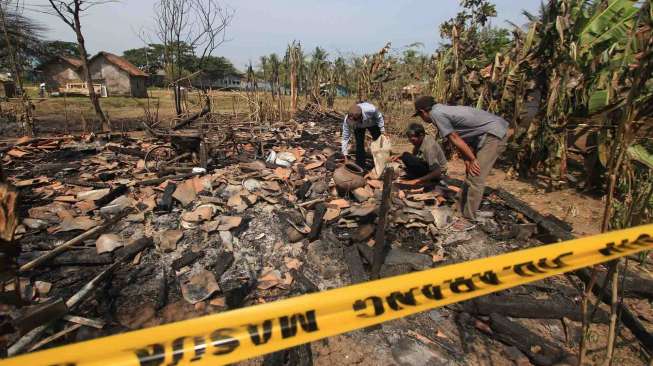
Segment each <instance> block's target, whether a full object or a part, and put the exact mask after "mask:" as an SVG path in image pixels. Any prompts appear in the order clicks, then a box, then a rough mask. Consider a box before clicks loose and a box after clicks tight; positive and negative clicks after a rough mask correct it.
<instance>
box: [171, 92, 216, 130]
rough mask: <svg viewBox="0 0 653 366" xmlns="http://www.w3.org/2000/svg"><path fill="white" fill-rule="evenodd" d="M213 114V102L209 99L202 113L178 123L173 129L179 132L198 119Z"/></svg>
mask: <svg viewBox="0 0 653 366" xmlns="http://www.w3.org/2000/svg"><path fill="white" fill-rule="evenodd" d="M209 112H211V101H210V100H209V99H208V98H207V99H206V104H205V105H204V108H202V110H201V111H199V112H197V113H195V114H192V115H190V116H188V117H186V118H184V119H182V120H181V121H179V122H177V124H176V125H175V126H174V127H173V128H172V129H173V130H178V129H180V128H182V127H184V126H186V125H189V124H190V123H191V122H193V121H195V120H196V119H198V118H200V117H204V116H205V115H207V114H209Z"/></svg>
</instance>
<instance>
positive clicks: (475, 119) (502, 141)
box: [414, 96, 508, 221]
mask: <svg viewBox="0 0 653 366" xmlns="http://www.w3.org/2000/svg"><path fill="white" fill-rule="evenodd" d="M414 116H420V117H422V120H424V122H427V123H433V124H435V125H436V126H437V128H438V130H439V131H440V135H442V137H446V138H447V139H449V141H450V142H451V143H452V144H453V145H454V146H455V147H456V149H457V150H458V152H459V153H460V155H461V157H462V158H463V159H464V161H465V171H466V173H467V176H466V179H465V187H464V188H463V192H462V197H461V201H460V207H461V211H462V215H463V216H464V217H465V218H467V219H468V220H472V221H473V220H476V214H477V211H478V208H479V207H480V206H481V200H482V199H483V190H484V188H485V179H486V178H487V176H488V174H489V173H490V170H491V169H492V166H494V163H495V162H496V160H497V158H498V157H499V155H500V154H501V153H503V152H504V151H505V149H506V141H507V139H508V122H507V121H506V120H505V119H503V118H501V117H499V116H496V115H494V114H492V113H489V112H486V111H483V110H480V109H476V108H472V107H464V106H448V105H443V104H436V103H435V100H434V99H433V97H430V96H422V97H419V98H417V100H415V114H414Z"/></svg>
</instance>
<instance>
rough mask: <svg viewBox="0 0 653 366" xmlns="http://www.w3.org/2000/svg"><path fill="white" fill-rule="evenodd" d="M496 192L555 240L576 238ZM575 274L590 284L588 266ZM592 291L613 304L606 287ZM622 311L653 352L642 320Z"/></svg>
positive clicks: (507, 195)
mask: <svg viewBox="0 0 653 366" xmlns="http://www.w3.org/2000/svg"><path fill="white" fill-rule="evenodd" d="M496 193H497V195H498V196H499V197H500V198H502V199H503V200H504V202H506V204H507V205H508V206H509V207H511V208H513V209H515V210H517V211H519V212H521V213H523V214H524V215H525V216H526V217H528V218H529V219H531V220H533V221H535V223H537V225H538V226H539V227H540V228H542V229H544V230H546V231H547V232H548V233H549V234H550V235H551V237H552V238H553V239H554V241H561V240H572V239H575V238H576V237H575V236H574V235H573V234H572V233H570V232H569V231H567V230H564V229H562V228H561V227H560V226H558V225H557V224H556V223H555V222H554V221H552V220H550V219H548V218H547V217H546V216H544V215H542V214H540V213H539V212H537V211H536V210H535V209H533V208H532V207H530V206H529V205H528V204H527V203H525V202H524V201H522V200H520V199H518V198H516V197H515V196H513V195H512V194H510V193H508V192H506V191H504V190H502V189H498V190H496ZM573 274H574V275H575V276H577V277H578V278H580V279H581V280H582V281H583V282H584V283H585V284H586V285H588V284H589V282H590V278H591V274H590V271H589V270H588V269H587V268H582V269H579V270H576V271H574V272H573ZM592 292H593V293H594V295H596V296H597V297H598V298H599V299H601V301H603V302H604V303H606V304H608V305H610V304H611V302H612V298H611V294H610V291H609V290H607V289H606V290H605V291H602V290H601V288H599V286H594V287H593V288H592ZM620 313H621V320H622V321H623V323H624V325H625V326H627V327H628V329H630V331H631V332H632V333H633V334H634V335H635V337H637V339H638V340H639V341H640V342H641V343H642V344H643V345H644V347H646V349H647V350H648V351H649V352H653V335H652V334H651V333H649V331H648V330H647V329H646V327H644V325H643V324H642V322H640V321H639V319H637V316H636V315H634V314H633V313H632V312H631V311H630V310H629V309H628V308H626V307H621V309H620Z"/></svg>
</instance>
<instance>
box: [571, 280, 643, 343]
mask: <svg viewBox="0 0 653 366" xmlns="http://www.w3.org/2000/svg"><path fill="white" fill-rule="evenodd" d="M574 274H575V275H576V276H577V277H578V278H580V279H581V280H582V281H583V282H585V284H586V285H587V284H589V282H590V278H591V277H592V275H591V274H590V271H589V270H588V269H587V268H582V269H579V270H577V271H575V272H574ZM592 292H593V293H594V295H595V296H596V297H598V298H599V299H601V301H603V302H604V303H605V304H607V305H610V304H611V303H612V293H611V291H610V289H608V288H606V289H603V290H602V289H601V287H600V286H594V287H592ZM617 313H618V314H621V321H622V322H623V324H624V325H625V326H627V327H628V329H630V331H631V332H632V333H633V335H635V337H637V339H638V340H639V341H640V342H642V344H643V345H644V347H646V349H647V350H648V351H649V352H653V335H652V334H651V333H649V331H648V330H647V329H646V327H645V326H644V324H642V322H640V321H639V319H637V316H636V315H635V314H633V313H632V312H631V311H630V310H629V309H628V308H626V307H625V306H623V305H622V306H621V308H620V309H618V310H617Z"/></svg>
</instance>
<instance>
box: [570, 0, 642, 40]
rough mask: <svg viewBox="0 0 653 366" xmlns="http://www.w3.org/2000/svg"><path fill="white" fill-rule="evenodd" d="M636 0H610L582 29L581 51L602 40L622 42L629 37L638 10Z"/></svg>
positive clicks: (580, 35)
mask: <svg viewBox="0 0 653 366" xmlns="http://www.w3.org/2000/svg"><path fill="white" fill-rule="evenodd" d="M636 4H637V1H634V0H609V1H608V5H607V7H606V8H605V9H603V10H602V11H600V12H598V13H596V14H595V15H594V16H593V17H592V18H591V19H590V20H589V21H588V22H587V24H586V25H585V27H584V28H583V29H582V30H581V31H580V34H579V38H580V42H579V44H580V45H581V49H580V52H588V51H589V50H590V49H592V48H593V47H594V46H596V45H597V44H599V43H601V42H606V41H609V42H608V43H617V42H618V43H622V42H624V41H625V40H627V39H628V35H629V31H630V29H631V26H632V24H631V23H632V20H633V18H634V16H635V14H637V12H638V8H637V7H636V6H635V5H636Z"/></svg>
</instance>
